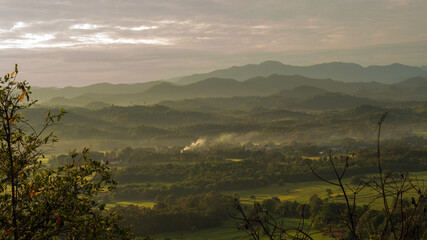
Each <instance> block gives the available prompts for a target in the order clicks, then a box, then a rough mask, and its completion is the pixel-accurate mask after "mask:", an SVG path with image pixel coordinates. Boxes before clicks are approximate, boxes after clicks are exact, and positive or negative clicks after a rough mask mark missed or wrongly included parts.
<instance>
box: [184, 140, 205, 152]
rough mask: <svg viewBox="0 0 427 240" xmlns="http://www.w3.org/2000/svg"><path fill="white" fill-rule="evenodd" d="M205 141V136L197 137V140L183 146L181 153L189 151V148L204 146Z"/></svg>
mask: <svg viewBox="0 0 427 240" xmlns="http://www.w3.org/2000/svg"><path fill="white" fill-rule="evenodd" d="M205 143H206V139H205V138H199V139H197V141H195V142H193V143H191V144H190V145H188V146H186V147H185V148H183V149H182V150H181V153H183V152H186V151H190V150H194V149H195V148H199V147H202V146H204V145H205Z"/></svg>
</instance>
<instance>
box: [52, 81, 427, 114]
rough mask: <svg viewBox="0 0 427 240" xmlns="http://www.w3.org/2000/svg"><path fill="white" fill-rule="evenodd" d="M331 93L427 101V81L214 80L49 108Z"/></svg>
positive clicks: (61, 101) (59, 101) (66, 101)
mask: <svg viewBox="0 0 427 240" xmlns="http://www.w3.org/2000/svg"><path fill="white" fill-rule="evenodd" d="M327 92H335V93H339V94H343V95H350V96H354V97H360V98H369V99H374V100H379V101H400V100H404V101H426V100H427V94H426V92H427V78H420V77H418V78H410V79H407V80H404V81H402V82H399V83H395V84H382V83H376V82H356V83H343V82H339V81H335V80H331V79H313V78H307V77H303V76H298V75H295V76H282V75H271V76H269V77H256V78H252V79H248V80H246V81H243V82H240V81H237V80H234V79H221V78H210V79H206V80H203V81H199V82H196V83H192V84H188V85H175V84H172V83H166V82H165V83H160V84H157V85H155V86H153V87H151V88H149V89H147V90H145V91H143V92H138V93H124V94H93V93H86V94H82V95H80V96H77V97H74V98H64V97H57V98H54V99H52V100H50V101H48V102H47V104H48V105H72V106H73V105H74V106H85V105H88V104H89V103H91V102H97V104H96V105H99V106H102V104H100V103H105V104H110V105H112V104H114V105H122V106H127V105H145V104H154V103H159V102H161V101H165V100H170V101H176V100H183V99H197V98H231V97H246V96H269V95H273V96H274V95H276V96H285V97H287V98H301V97H315V96H318V95H322V94H325V93H327ZM341 100H343V98H341ZM105 104H104V106H105ZM367 104H368V103H367ZM89 105H90V104H89Z"/></svg>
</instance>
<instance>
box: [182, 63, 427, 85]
mask: <svg viewBox="0 0 427 240" xmlns="http://www.w3.org/2000/svg"><path fill="white" fill-rule="evenodd" d="M272 74H279V75H301V76H304V77H310V78H330V79H333V80H337V81H342V82H381V83H395V82H399V81H402V80H404V79H407V78H411V77H424V76H427V69H425V68H424V67H414V66H407V65H403V64H399V63H394V64H391V65H387V66H369V67H362V66H360V65H358V64H355V63H343V62H331V63H322V64H316V65H311V66H292V65H285V64H283V63H281V62H278V61H265V62H262V63H260V64H248V65H244V66H238V67H237V66H234V67H231V68H227V69H220V70H215V71H212V72H209V73H204V74H194V75H191V76H186V77H182V78H181V79H180V80H178V81H177V83H179V84H190V83H194V82H198V81H201V80H203V79H207V78H213V77H216V78H232V79H236V80H238V81H244V80H247V79H249V78H253V77H257V76H260V77H267V76H270V75H272Z"/></svg>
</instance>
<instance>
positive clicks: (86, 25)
mask: <svg viewBox="0 0 427 240" xmlns="http://www.w3.org/2000/svg"><path fill="white" fill-rule="evenodd" d="M99 27H100V26H98V25H96V24H90V23H84V24H74V25H71V26H70V29H82V30H91V29H97V28H99Z"/></svg>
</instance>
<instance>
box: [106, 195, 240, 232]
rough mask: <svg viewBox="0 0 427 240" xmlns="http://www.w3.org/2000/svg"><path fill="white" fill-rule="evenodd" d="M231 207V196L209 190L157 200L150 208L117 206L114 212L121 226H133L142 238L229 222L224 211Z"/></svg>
mask: <svg viewBox="0 0 427 240" xmlns="http://www.w3.org/2000/svg"><path fill="white" fill-rule="evenodd" d="M232 204H233V198H232V197H230V196H225V195H222V194H219V193H217V192H215V191H211V192H208V193H203V194H196V195H187V196H185V197H181V198H177V197H176V196H174V195H169V196H167V197H164V198H158V199H157V202H156V204H155V205H154V207H153V208H147V207H138V206H135V205H129V206H120V205H119V206H116V207H114V209H113V210H114V211H117V212H119V213H121V214H122V215H123V216H125V218H124V220H123V221H122V223H123V224H124V225H128V224H132V225H133V226H134V229H135V230H134V231H135V234H136V235H138V236H144V235H147V234H155V233H163V232H171V231H178V230H196V229H203V228H210V227H215V226H218V225H220V224H221V223H222V222H223V221H224V220H226V219H228V216H227V212H226V208H227V207H228V206H231V205H232Z"/></svg>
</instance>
